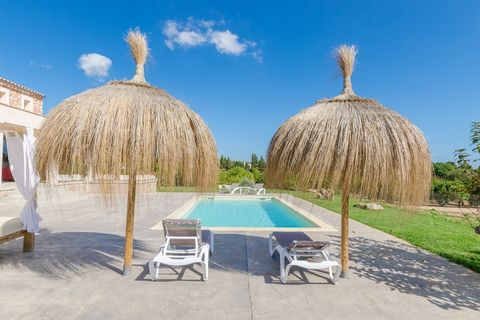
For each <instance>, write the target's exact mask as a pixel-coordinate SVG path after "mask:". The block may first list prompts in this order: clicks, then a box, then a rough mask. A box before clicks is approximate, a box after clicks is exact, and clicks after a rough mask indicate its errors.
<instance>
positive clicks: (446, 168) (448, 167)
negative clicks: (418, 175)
mask: <svg viewBox="0 0 480 320" xmlns="http://www.w3.org/2000/svg"><path fill="white" fill-rule="evenodd" d="M456 169H457V166H456V165H455V163H453V162H435V163H434V164H433V172H434V174H435V176H436V177H438V178H444V179H447V177H448V176H449V175H450V174H451V173H452V171H455V170H456Z"/></svg>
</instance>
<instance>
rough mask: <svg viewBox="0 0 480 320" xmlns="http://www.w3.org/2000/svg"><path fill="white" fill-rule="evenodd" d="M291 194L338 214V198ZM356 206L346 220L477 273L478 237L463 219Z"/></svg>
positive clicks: (429, 213)
mask: <svg viewBox="0 0 480 320" xmlns="http://www.w3.org/2000/svg"><path fill="white" fill-rule="evenodd" d="M291 194H292V195H294V196H296V197H299V198H302V199H305V200H307V201H310V202H313V203H315V204H317V205H319V206H321V207H324V208H326V209H329V210H331V211H334V212H337V213H340V212H341V196H340V195H335V199H334V200H333V201H328V200H320V199H317V198H316V197H315V196H314V195H313V194H312V193H300V192H292V193H291ZM357 202H358V201H356V200H355V199H353V200H352V199H351V201H350V218H352V219H354V220H357V221H359V222H362V223H364V224H366V225H369V226H371V227H373V228H376V229H379V230H382V231H384V232H386V233H389V234H391V235H393V236H395V237H397V238H400V239H403V240H406V241H408V242H410V243H411V244H414V245H416V246H418V247H421V248H423V249H426V250H428V251H430V252H433V253H436V254H438V255H439V256H442V257H444V258H447V259H448V260H450V261H453V262H456V263H459V264H461V265H464V266H465V267H467V268H470V269H472V270H474V271H476V272H480V235H478V234H476V233H475V232H474V231H473V229H472V228H471V227H470V225H468V223H467V222H466V221H465V220H464V219H462V218H453V217H447V216H445V215H442V214H439V213H436V212H435V211H418V212H414V211H408V210H403V209H400V208H396V207H391V206H388V205H385V204H382V205H383V206H384V207H385V210H383V211H368V210H363V209H358V208H354V207H353V204H355V203H357Z"/></svg>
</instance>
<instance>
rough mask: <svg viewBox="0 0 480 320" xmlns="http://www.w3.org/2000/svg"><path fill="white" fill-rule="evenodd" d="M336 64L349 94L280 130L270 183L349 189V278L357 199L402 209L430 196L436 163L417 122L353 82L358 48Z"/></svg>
mask: <svg viewBox="0 0 480 320" xmlns="http://www.w3.org/2000/svg"><path fill="white" fill-rule="evenodd" d="M335 53H336V59H337V63H338V65H339V67H340V70H341V72H342V75H343V79H344V81H343V91H342V93H341V94H340V95H338V96H336V97H334V98H331V99H322V100H319V101H317V102H316V103H315V104H314V105H313V106H311V107H309V108H307V109H305V110H303V111H301V112H300V113H298V114H296V115H294V116H293V117H291V118H290V119H288V120H287V121H286V122H285V123H284V124H282V125H281V126H280V128H278V130H277V132H276V133H275V135H274V136H273V138H272V140H271V142H270V146H269V149H268V156H267V167H266V181H267V184H268V185H269V186H270V187H276V188H284V187H285V186H286V185H287V183H288V182H290V183H291V182H292V181H294V183H295V185H296V186H297V187H298V188H299V189H307V188H331V189H335V190H341V191H342V243H341V249H342V275H343V276H344V277H345V276H346V275H347V271H348V204H349V195H350V194H354V195H356V196H358V197H364V198H369V199H372V200H384V201H388V202H392V203H397V204H419V203H422V202H423V201H425V200H427V199H428V195H429V191H430V183H431V176H432V164H431V157H430V151H429V148H428V144H427V141H426V139H425V137H424V135H423V134H422V132H421V131H420V130H419V129H418V128H417V127H416V126H415V125H414V124H413V123H411V122H410V121H409V120H407V119H406V118H404V117H402V116H401V115H399V114H398V113H396V112H395V111H392V110H390V109H387V108H385V107H384V106H382V105H381V104H380V103H379V102H377V101H376V100H373V99H366V98H362V97H359V96H357V95H356V94H355V93H354V91H353V89H352V83H351V75H352V72H353V68H354V65H355V56H356V53H357V50H356V48H355V47H354V46H345V45H343V46H340V47H339V48H337V49H336V51H335Z"/></svg>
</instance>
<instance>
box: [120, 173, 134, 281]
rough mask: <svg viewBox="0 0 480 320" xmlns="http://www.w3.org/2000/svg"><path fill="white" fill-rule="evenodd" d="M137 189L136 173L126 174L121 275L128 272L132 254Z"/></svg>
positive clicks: (130, 267)
mask: <svg viewBox="0 0 480 320" xmlns="http://www.w3.org/2000/svg"><path fill="white" fill-rule="evenodd" d="M136 189H137V175H136V174H135V173H130V174H129V176H128V202H127V222H126V226H125V256H124V258H123V275H124V276H126V275H128V274H130V272H131V269H132V256H133V224H134V217H135V197H136Z"/></svg>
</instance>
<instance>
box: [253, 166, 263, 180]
mask: <svg viewBox="0 0 480 320" xmlns="http://www.w3.org/2000/svg"><path fill="white" fill-rule="evenodd" d="M252 173H253V177H254V178H255V181H256V182H257V183H265V174H264V173H263V171H260V170H258V169H257V168H253V169H252Z"/></svg>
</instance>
